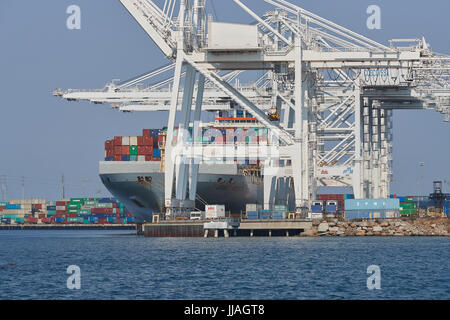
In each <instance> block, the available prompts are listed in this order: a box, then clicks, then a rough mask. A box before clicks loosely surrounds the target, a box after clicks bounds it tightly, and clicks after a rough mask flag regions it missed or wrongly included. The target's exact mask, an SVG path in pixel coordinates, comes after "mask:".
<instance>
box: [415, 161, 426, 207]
mask: <svg viewBox="0 0 450 320" xmlns="http://www.w3.org/2000/svg"><path fill="white" fill-rule="evenodd" d="M419 166H420V169H419V170H420V181H419V192H420V194H421V195H420V196H419V203H418V204H417V206H418V207H419V208H418V213H419V215H420V197H422V196H423V167H424V166H425V163H424V162H419Z"/></svg>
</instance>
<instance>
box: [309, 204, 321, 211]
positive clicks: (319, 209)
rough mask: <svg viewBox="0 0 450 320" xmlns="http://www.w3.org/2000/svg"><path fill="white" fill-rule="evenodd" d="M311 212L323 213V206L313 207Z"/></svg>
mask: <svg viewBox="0 0 450 320" xmlns="http://www.w3.org/2000/svg"><path fill="white" fill-rule="evenodd" d="M311 211H312V212H315V213H319V212H322V206H321V205H316V206H311Z"/></svg>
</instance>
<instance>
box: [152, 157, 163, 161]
mask: <svg viewBox="0 0 450 320" xmlns="http://www.w3.org/2000/svg"><path fill="white" fill-rule="evenodd" d="M152 161H161V157H152Z"/></svg>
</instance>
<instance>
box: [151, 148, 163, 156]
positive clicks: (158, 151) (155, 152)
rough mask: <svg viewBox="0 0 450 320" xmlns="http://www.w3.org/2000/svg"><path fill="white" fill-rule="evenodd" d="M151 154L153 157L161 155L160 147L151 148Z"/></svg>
mask: <svg viewBox="0 0 450 320" xmlns="http://www.w3.org/2000/svg"><path fill="white" fill-rule="evenodd" d="M153 156H154V157H161V150H160V149H153Z"/></svg>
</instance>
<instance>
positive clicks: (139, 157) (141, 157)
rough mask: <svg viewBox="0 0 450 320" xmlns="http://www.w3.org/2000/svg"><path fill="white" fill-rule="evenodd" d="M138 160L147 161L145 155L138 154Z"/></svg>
mask: <svg viewBox="0 0 450 320" xmlns="http://www.w3.org/2000/svg"><path fill="white" fill-rule="evenodd" d="M137 161H145V156H138V157H137Z"/></svg>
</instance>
